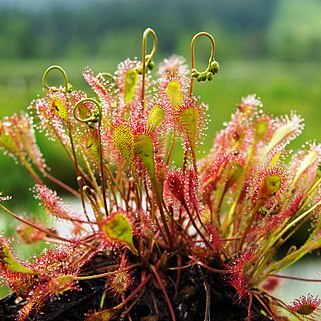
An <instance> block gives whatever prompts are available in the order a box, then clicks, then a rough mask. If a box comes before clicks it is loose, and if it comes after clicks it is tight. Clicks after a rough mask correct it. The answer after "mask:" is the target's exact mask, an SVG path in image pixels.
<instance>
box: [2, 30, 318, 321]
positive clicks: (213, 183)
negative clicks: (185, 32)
mask: <svg viewBox="0 0 321 321" xmlns="http://www.w3.org/2000/svg"><path fill="white" fill-rule="evenodd" d="M148 37H151V39H152V41H153V46H152V50H151V52H150V54H147V38H148ZM200 37H205V38H206V39H208V40H209V42H210V45H211V51H210V57H209V61H208V65H207V67H206V68H205V70H204V71H199V70H198V69H196V67H195V52H194V51H195V44H196V41H197V39H199V38H200ZM156 49H157V36H156V33H155V32H154V31H153V30H152V29H150V28H148V29H146V31H145V32H144V33H143V41H142V61H138V60H136V59H133V60H131V59H126V60H125V61H124V62H122V63H120V64H119V65H118V67H117V70H116V71H115V72H114V73H106V72H100V73H98V74H95V72H94V71H93V70H91V69H90V68H89V67H86V68H85V70H84V72H83V76H84V79H85V80H86V82H87V83H88V85H89V87H90V88H91V89H92V93H90V94H86V93H85V92H82V91H78V90H75V89H74V88H73V87H72V86H71V85H70V83H69V79H68V77H67V74H66V72H65V71H64V69H63V68H62V67H60V66H52V67H49V68H48V69H47V70H46V71H45V73H44V76H43V87H44V88H43V95H42V96H41V97H40V96H39V97H38V98H37V99H35V100H34V101H33V102H32V103H31V104H30V106H29V114H24V113H23V114H20V115H17V114H15V115H14V116H12V117H5V118H4V119H2V121H1V123H0V147H1V148H2V150H3V151H4V153H5V154H7V155H10V156H11V157H12V158H14V159H15V160H16V161H17V162H19V163H21V165H23V166H24V167H25V168H26V170H27V171H28V172H29V174H31V176H32V177H33V178H34V180H35V187H34V188H33V189H32V191H33V193H34V195H35V198H36V199H37V200H38V201H39V205H40V207H41V208H42V209H43V210H44V212H45V213H46V215H48V217H50V220H48V222H50V224H51V226H45V225H44V224H43V223H39V222H37V221H35V220H32V219H31V218H30V219H28V217H27V216H20V215H18V214H17V213H15V212H13V211H12V210H9V208H7V207H6V206H5V203H4V204H3V202H4V201H6V202H8V201H10V202H14V196H15V195H12V198H10V197H7V196H5V197H4V196H1V194H0V202H1V204H0V209H1V210H2V215H9V216H11V217H12V218H13V219H15V220H17V221H18V222H19V224H21V225H20V226H18V228H17V232H18V235H19V237H20V238H21V241H22V242H24V243H26V244H29V245H31V246H32V244H34V243H36V242H39V241H41V240H42V241H45V242H47V243H49V244H50V246H49V247H48V249H46V250H45V251H44V252H43V253H41V254H40V255H38V256H36V257H34V258H33V259H30V260H21V259H19V258H18V257H17V256H16V254H15V251H14V247H13V244H14V240H13V238H7V237H5V236H1V237H0V276H1V280H2V282H3V283H5V284H7V285H8V286H9V287H10V288H11V289H12V291H13V292H12V294H11V295H9V296H8V297H7V298H4V299H2V300H0V317H1V316H2V315H1V313H2V312H1V311H6V313H7V314H8V313H9V312H10V311H11V312H10V313H11V315H12V318H11V319H10V320H18V321H27V320H31V319H32V320H42V319H41V318H42V317H43V316H44V315H45V316H46V317H48V318H50V320H59V318H60V319H61V318H62V317H63V318H65V319H66V320H74V316H75V315H77V316H79V318H80V320H86V321H92V320H130V321H133V320H137V321H138V320H145V319H147V318H148V319H151V320H156V319H157V320H173V321H175V320H177V321H180V320H207V321H208V320H218V321H223V320H224V321H232V320H248V321H258V320H261V321H262V320H263V321H270V320H281V319H282V320H283V319H286V318H287V317H288V316H290V315H291V316H293V317H295V318H297V319H298V320H302V318H306V319H308V320H317V318H318V315H319V310H320V299H319V297H318V296H317V295H313V294H308V295H307V296H305V295H302V296H301V297H300V298H298V299H296V300H294V301H293V302H292V303H285V302H282V301H281V300H280V299H278V298H277V295H275V294H272V291H274V293H275V289H276V288H277V287H278V286H279V284H280V282H279V280H280V279H282V278H287V279H290V277H288V276H286V272H285V274H283V273H282V274H280V272H281V271H283V270H285V269H286V268H288V267H289V266H291V265H292V264H294V263H295V262H297V261H299V260H300V259H301V258H302V257H304V256H306V255H307V254H309V253H311V252H313V251H317V250H318V249H320V247H321V238H320V236H321V219H320V217H321V215H320V213H321V212H320V211H321V176H320V163H321V145H320V144H317V143H316V142H311V143H307V144H306V145H305V147H304V148H302V149H301V150H299V151H296V152H292V151H290V150H287V146H288V144H289V143H290V142H291V141H292V140H293V139H295V138H296V137H297V136H298V135H299V134H300V133H301V131H302V129H303V120H302V118H301V117H300V116H299V115H297V114H296V113H294V112H293V113H292V114H291V115H289V116H282V117H275V116H273V115H270V114H267V113H265V112H264V110H263V103H262V102H261V100H260V99H259V98H258V97H257V96H256V95H249V96H247V97H245V98H242V100H241V102H240V103H239V105H237V107H236V110H235V113H234V114H233V115H232V117H231V120H230V121H229V122H228V124H227V126H226V127H225V128H224V129H223V130H221V131H220V132H218V133H217V135H216V137H215V138H214V141H213V148H212V149H211V150H210V152H209V154H208V155H207V156H205V157H204V158H203V159H200V160H198V159H197V158H196V155H197V151H198V150H199V148H200V145H201V143H202V139H203V136H204V128H205V125H206V110H207V108H208V106H206V105H205V104H204V103H202V102H201V99H200V98H199V97H195V96H194V94H193V88H194V78H196V79H197V80H198V81H199V82H201V81H205V80H209V81H210V80H212V79H213V76H214V75H215V74H216V73H217V72H218V70H219V66H218V63H217V62H216V60H215V59H214V54H215V42H214V38H213V37H212V36H211V35H210V34H209V33H206V32H200V33H198V34H196V35H195V36H194V37H193V38H192V42H191V70H189V68H188V67H187V66H186V64H185V59H184V58H182V57H177V56H172V57H170V58H167V59H165V60H164V61H163V62H161V63H160V65H159V68H158V71H157V72H155V73H154V72H153V71H152V70H153V68H154V67H155V63H154V59H155V55H156ZM52 72H59V73H60V75H61V76H62V78H63V85H62V86H57V87H56V86H51V85H49V83H50V82H49V79H48V75H49V74H50V75H51V73H52ZM35 130H39V131H40V132H43V133H45V135H46V136H47V137H48V138H49V139H51V140H55V141H57V142H59V143H60V144H61V145H62V146H63V148H64V150H65V152H66V153H67V155H68V157H69V160H70V162H71V163H72V164H73V166H74V168H75V170H74V173H75V178H74V182H62V181H61V180H59V179H57V178H55V177H54V176H52V175H51V174H50V171H49V164H50V159H49V160H47V161H46V162H45V160H44V159H43V157H42V153H41V149H40V148H39V146H38V144H37V141H36V138H35V134H34V132H35ZM178 143H181V144H182V147H183V148H184V156H183V160H182V162H181V164H182V165H181V167H179V166H178V165H175V162H174V161H173V156H174V151H175V149H174V146H175V144H178ZM47 164H48V165H47ZM46 178H47V179H50V180H51V182H52V183H55V184H57V187H59V188H60V190H59V192H58V191H55V189H54V187H52V186H50V187H49V186H46V184H45V183H44V182H46V180H45V179H46ZM74 183H76V186H77V188H76V190H75V189H74V188H72V187H71V186H69V185H72V184H74ZM61 188H62V189H61ZM61 190H63V191H65V192H66V193H68V194H71V195H72V197H73V202H76V203H79V205H80V206H79V209H77V210H75V209H73V207H72V206H71V205H69V204H68V202H67V201H66V200H65V196H66V195H65V194H63V193H62V192H61ZM61 221H62V222H64V223H65V224H66V226H68V236H66V235H63V234H62V232H61V231H60V230H59V229H58V228H57V229H56V226H58V225H57V223H58V222H59V223H60V222H61ZM307 224H308V225H309V229H308V231H307V233H306V238H305V240H304V242H303V244H302V245H301V246H300V247H299V248H296V247H294V246H293V244H292V239H293V236H295V235H296V234H297V233H298V231H299V230H300V229H301V228H302V227H303V226H306V225H307ZM292 278H293V279H294V280H300V281H303V279H301V278H295V277H292ZM306 281H307V282H308V281H311V282H321V279H320V280H319V279H318V278H316V279H310V280H306ZM17 299H19V300H17ZM18 301H19V303H17V302H18ZM2 305H3V306H4V307H2ZM67 306H68V308H67ZM53 315H55V316H53ZM57 318H58V319H57Z"/></svg>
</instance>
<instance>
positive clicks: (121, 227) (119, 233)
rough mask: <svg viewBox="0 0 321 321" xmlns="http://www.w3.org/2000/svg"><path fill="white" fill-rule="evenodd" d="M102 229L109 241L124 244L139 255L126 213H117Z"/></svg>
mask: <svg viewBox="0 0 321 321" xmlns="http://www.w3.org/2000/svg"><path fill="white" fill-rule="evenodd" d="M102 229H103V232H104V234H105V236H106V238H107V239H111V240H113V241H115V242H119V243H123V244H125V245H127V246H128V247H129V249H130V250H131V251H132V252H133V253H134V254H136V255H137V254H138V252H137V250H136V248H135V246H134V243H133V231H132V227H131V224H130V222H129V220H128V218H127V217H126V215H125V214H124V213H119V212H117V213H115V214H113V215H111V216H110V217H108V218H107V219H106V220H105V221H104V222H103V223H102Z"/></svg>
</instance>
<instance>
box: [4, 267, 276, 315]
mask: <svg viewBox="0 0 321 321" xmlns="http://www.w3.org/2000/svg"><path fill="white" fill-rule="evenodd" d="M161 277H162V278H163V279H164V280H165V282H166V288H167V292H168V294H169V297H170V299H171V302H172V305H173V308H174V311H175V316H176V320H177V321H198V320H200V321H203V320H204V321H245V320H247V314H248V311H247V309H248V301H247V300H244V301H241V302H237V296H236V293H235V290H234V289H233V288H232V287H230V286H229V285H228V284H227V283H226V281H225V280H224V278H223V277H222V274H218V273H209V272H208V271H206V270H204V269H202V270H201V269H199V268H196V267H192V268H190V269H186V270H182V274H181V279H180V283H179V284H180V285H179V288H178V289H176V287H175V280H176V272H169V273H167V274H166V273H165V272H164V271H163V272H162V275H161ZM105 282H106V280H102V279H95V280H90V281H82V282H80V283H79V287H80V288H81V291H69V292H66V293H65V294H64V295H62V296H60V297H59V298H53V299H51V300H50V301H48V302H47V303H46V304H45V305H44V306H42V308H41V311H32V312H31V314H30V316H29V318H28V319H27V320H28V321H84V320H85V319H86V316H87V315H88V314H89V313H90V312H94V311H99V305H100V302H101V298H102V295H103V292H104V290H105ZM105 302H107V304H108V302H113V303H119V302H120V301H118V302H117V301H115V298H114V297H112V296H110V297H108V295H107V297H106V301H105ZM23 304H24V301H23V300H22V301H20V302H18V300H17V295H16V294H15V293H13V294H10V295H9V296H7V297H5V298H3V299H2V300H0V320H1V321H14V320H15V319H16V317H17V313H18V311H19V309H20V308H21V307H22V306H23ZM110 304H111V303H110ZM260 311H261V306H260V304H259V303H258V302H256V301H255V300H253V303H252V310H251V321H270V320H271V319H270V318H269V317H266V316H264V315H262V314H261V312H260ZM115 320H124V321H171V320H172V319H171V316H170V313H169V309H168V306H167V303H166V300H165V299H164V296H163V293H162V291H161V290H160V289H159V288H158V286H157V283H156V282H155V281H150V282H149V283H148V284H147V286H146V288H145V291H144V293H143V295H142V296H141V297H140V299H139V301H138V302H137V303H136V304H135V306H134V307H133V309H132V310H131V311H130V313H129V314H128V315H127V316H125V317H124V318H122V317H121V316H118V317H116V318H115Z"/></svg>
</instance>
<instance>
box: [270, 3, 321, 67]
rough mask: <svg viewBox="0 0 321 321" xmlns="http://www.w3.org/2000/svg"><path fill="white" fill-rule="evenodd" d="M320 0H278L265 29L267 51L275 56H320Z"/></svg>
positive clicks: (300, 58)
mask: <svg viewBox="0 0 321 321" xmlns="http://www.w3.org/2000/svg"><path fill="white" fill-rule="evenodd" d="M320 16H321V1H319V0H305V1H300V0H280V1H279V2H278V4H277V10H275V15H274V17H273V20H272V23H271V25H270V28H269V32H268V43H269V48H270V50H271V53H272V54H273V55H275V56H276V57H278V58H281V59H285V60H291V61H298V60H320V59H321V33H320V32H319V31H320V30H321V19H320Z"/></svg>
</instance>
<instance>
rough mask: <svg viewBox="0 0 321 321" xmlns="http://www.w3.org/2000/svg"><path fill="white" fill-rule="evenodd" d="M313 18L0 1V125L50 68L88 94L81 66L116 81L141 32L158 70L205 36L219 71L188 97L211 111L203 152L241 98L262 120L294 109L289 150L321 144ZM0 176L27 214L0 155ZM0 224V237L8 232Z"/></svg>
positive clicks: (301, 9) (49, 152)
mask: <svg viewBox="0 0 321 321" xmlns="http://www.w3.org/2000/svg"><path fill="white" fill-rule="evenodd" d="M320 17H321V0H305V1H302V0H268V1H267V0H233V1H226V0H199V1H196V0H82V1H81V0H51V1H47V0H0V117H3V116H5V115H11V114H13V113H14V112H19V111H20V110H26V109H27V106H28V105H29V103H30V102H31V100H32V99H34V98H36V97H37V94H41V93H42V85H41V78H42V74H43V72H44V70H45V69H46V68H47V67H48V66H50V65H53V64H59V65H61V66H62V67H64V69H65V70H66V72H67V73H68V76H69V81H70V82H71V83H72V85H73V87H74V88H79V89H83V90H86V91H87V92H90V90H89V88H88V86H86V84H85V82H84V80H83V79H82V71H83V69H84V67H85V66H87V65H88V66H90V67H91V68H92V69H94V71H95V72H99V71H107V72H113V71H114V70H115V68H116V66H117V64H118V62H120V61H121V60H123V59H125V58H127V57H131V58H134V57H138V58H140V57H141V49H140V46H141V36H142V33H143V31H144V29H145V28H147V27H151V28H153V29H154V30H155V31H156V33H157V35H158V40H159V50H158V53H157V56H156V58H155V62H156V64H157V63H159V62H160V61H161V60H162V59H163V58H164V57H166V56H169V55H171V54H174V53H175V54H180V55H184V56H185V57H186V59H187V62H189V45H190V41H191V38H192V37H193V35H194V34H195V33H197V32H199V31H208V32H210V33H211V34H213V36H214V37H215V41H216V59H217V60H218V61H219V62H220V66H221V71H220V73H219V74H218V75H217V76H216V77H215V79H214V80H213V81H212V82H210V83H206V84H204V83H202V84H196V88H195V91H196V92H197V93H198V94H199V95H201V97H202V100H203V101H205V102H206V103H207V104H209V107H210V108H209V113H210V117H211V122H210V125H209V130H208V138H207V140H206V141H205V144H204V151H203V152H204V153H206V152H207V151H208V150H209V148H210V147H211V142H212V139H213V137H214V135H215V132H216V131H217V130H219V129H220V128H221V127H222V123H223V122H224V121H228V120H229V119H230V114H231V113H232V112H234V109H235V105H236V104H237V103H238V102H239V101H240V100H241V97H242V96H246V95H248V94H252V93H256V94H257V95H258V96H259V97H261V99H262V101H263V103H264V106H265V107H264V108H265V110H266V111H268V112H271V113H274V114H278V115H280V114H284V113H290V111H291V110H297V112H298V113H299V114H301V115H302V116H303V117H304V118H305V120H306V128H305V130H304V132H303V134H302V135H301V136H300V137H299V138H298V139H297V141H296V142H295V143H294V144H292V145H291V146H292V147H293V148H299V147H300V146H301V145H302V144H303V143H304V142H306V141H308V140H313V139H316V140H317V141H319V142H321V130H320V120H321V107H320V105H321V73H320V70H321V19H320ZM208 55H209V44H208V43H207V42H206V41H205V40H204V41H203V42H202V41H198V44H197V50H196V56H197V57H196V59H197V67H198V68H199V69H202V68H203V67H204V66H205V64H206V62H207V60H208ZM39 139H40V140H41V141H42V142H43V143H45V144H43V145H42V146H43V151H44V154H45V158H46V159H48V163H49V166H50V167H51V168H52V171H53V173H54V174H56V175H58V176H59V177H60V178H62V179H66V180H67V181H68V180H69V181H70V180H72V179H73V175H74V171H73V169H72V168H71V167H70V166H68V165H67V164H66V163H65V160H64V157H63V154H62V152H61V151H60V150H59V149H56V148H53V144H52V143H48V142H47V141H46V140H45V139H43V138H41V137H39ZM0 173H1V179H0V191H3V194H4V195H12V196H13V198H14V200H12V201H10V202H8V203H7V204H6V205H8V207H9V208H13V209H14V210H15V211H18V212H20V213H21V212H23V211H26V208H29V209H30V208H31V209H33V206H34V205H33V204H34V203H32V200H33V197H32V193H31V192H30V191H29V188H30V187H32V186H33V182H32V181H31V179H29V178H28V176H27V175H26V174H25V173H24V170H23V169H22V168H20V166H18V165H14V164H13V161H12V160H11V159H8V158H6V157H4V156H2V155H0ZM29 204H30V205H29ZM35 211H36V210H35ZM1 216H2V219H1V220H0V230H1V231H2V230H3V229H5V230H6V233H8V234H11V233H13V230H12V226H11V224H9V223H8V222H9V220H8V218H7V217H6V216H5V215H3V214H1Z"/></svg>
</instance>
